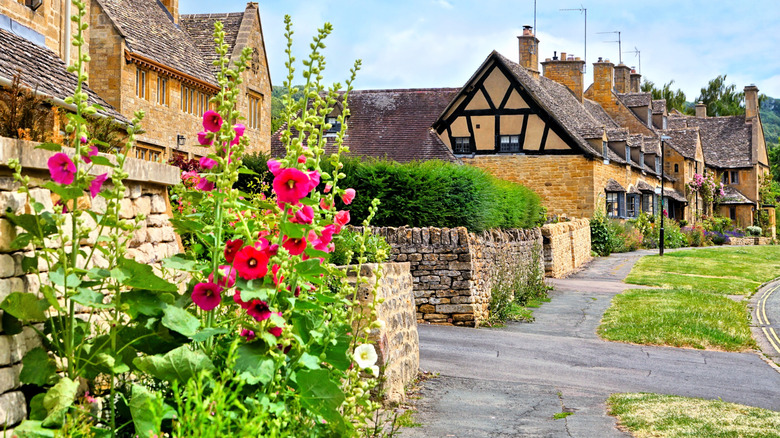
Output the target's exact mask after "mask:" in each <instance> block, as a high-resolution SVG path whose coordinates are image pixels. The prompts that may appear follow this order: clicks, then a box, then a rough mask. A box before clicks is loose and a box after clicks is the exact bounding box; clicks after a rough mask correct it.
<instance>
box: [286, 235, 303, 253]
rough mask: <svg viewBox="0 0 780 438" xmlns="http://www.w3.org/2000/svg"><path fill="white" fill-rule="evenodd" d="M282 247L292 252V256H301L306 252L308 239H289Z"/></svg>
mask: <svg viewBox="0 0 780 438" xmlns="http://www.w3.org/2000/svg"><path fill="white" fill-rule="evenodd" d="M282 247H283V248H284V249H286V250H287V251H289V252H290V255H294V256H295V255H301V254H302V253H303V251H305V250H306V239H305V238H304V237H301V238H298V239H294V238H291V237H288V238H286V239H284V242H282Z"/></svg>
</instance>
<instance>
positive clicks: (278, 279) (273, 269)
mask: <svg viewBox="0 0 780 438" xmlns="http://www.w3.org/2000/svg"><path fill="white" fill-rule="evenodd" d="M279 268H280V266H279V265H273V266H272V267H271V274H273V278H274V284H275V285H276V286H279V285H280V284H281V283H282V281H284V275H280V274H279Z"/></svg>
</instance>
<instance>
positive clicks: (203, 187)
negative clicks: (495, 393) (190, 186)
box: [195, 176, 214, 192]
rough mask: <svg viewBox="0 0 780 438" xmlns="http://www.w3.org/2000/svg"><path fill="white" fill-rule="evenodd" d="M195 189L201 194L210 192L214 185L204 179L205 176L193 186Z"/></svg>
mask: <svg viewBox="0 0 780 438" xmlns="http://www.w3.org/2000/svg"><path fill="white" fill-rule="evenodd" d="M195 188H197V189H198V190H200V191H202V192H210V191H212V190H214V183H213V182H212V181H209V180H208V179H206V177H205V176H202V177H200V179H199V180H198V184H196V185H195Z"/></svg>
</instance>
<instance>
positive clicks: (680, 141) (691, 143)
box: [664, 128, 699, 160]
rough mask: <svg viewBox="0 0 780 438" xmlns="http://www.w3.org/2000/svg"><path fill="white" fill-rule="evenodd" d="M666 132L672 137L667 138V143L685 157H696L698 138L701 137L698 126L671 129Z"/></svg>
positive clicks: (692, 158)
mask: <svg viewBox="0 0 780 438" xmlns="http://www.w3.org/2000/svg"><path fill="white" fill-rule="evenodd" d="M664 132H665V134H666V135H668V136H670V137H672V139H671V140H666V144H667V145H669V146H670V147H671V148H672V149H674V150H675V151H677V152H679V153H680V155H682V156H683V157H685V158H690V159H691V160H694V159H696V140H698V138H699V130H698V129H697V128H685V129H669V130H667V131H664Z"/></svg>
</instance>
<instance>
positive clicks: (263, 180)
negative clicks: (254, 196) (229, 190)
mask: <svg viewBox="0 0 780 438" xmlns="http://www.w3.org/2000/svg"><path fill="white" fill-rule="evenodd" d="M268 158H269V157H268V155H266V154H264V153H262V152H258V153H256V154H252V155H244V157H243V158H241V163H242V164H243V165H244V167H246V168H247V169H248V170H250V171H252V172H254V173H255V174H254V175H253V174H251V173H240V174H239V175H238V181H236V183H235V185H234V186H233V187H235V188H236V189H238V190H240V191H242V192H244V193H262V194H265V195H268V194H270V191H271V184H272V183H273V181H274V176H273V174H272V173H271V172H269V171H268Z"/></svg>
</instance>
